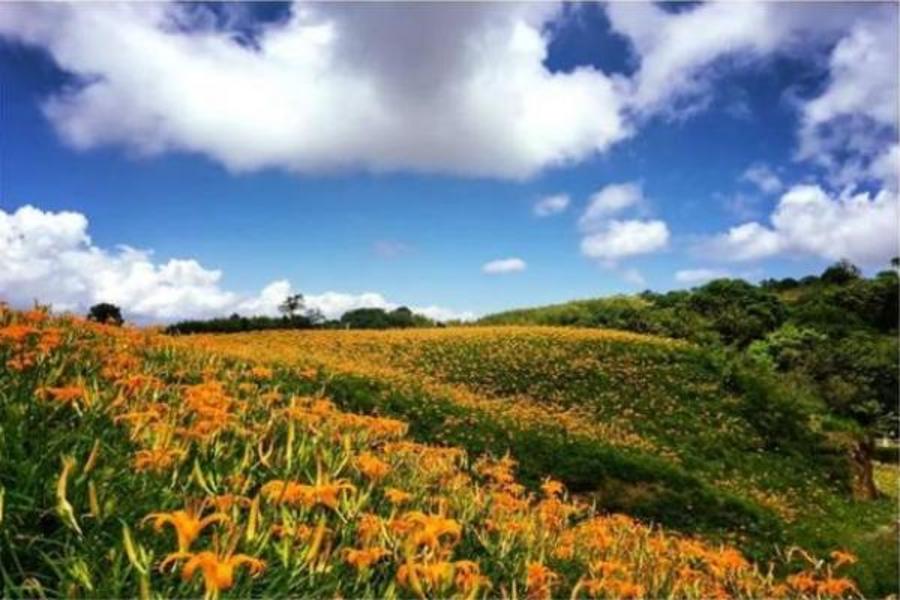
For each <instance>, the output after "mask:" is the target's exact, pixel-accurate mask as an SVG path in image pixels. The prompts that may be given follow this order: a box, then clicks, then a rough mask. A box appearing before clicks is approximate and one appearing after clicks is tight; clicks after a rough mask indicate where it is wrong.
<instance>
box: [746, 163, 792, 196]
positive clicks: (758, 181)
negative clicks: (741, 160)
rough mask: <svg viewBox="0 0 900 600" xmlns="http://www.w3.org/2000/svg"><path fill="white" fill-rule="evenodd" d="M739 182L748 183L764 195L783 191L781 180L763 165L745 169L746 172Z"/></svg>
mask: <svg viewBox="0 0 900 600" xmlns="http://www.w3.org/2000/svg"><path fill="white" fill-rule="evenodd" d="M741 180H743V181H749V182H750V183H752V184H753V185H755V186H756V187H757V188H759V191H761V192H763V193H766V194H776V193H778V192H780V191H781V190H782V189H784V184H783V183H782V182H781V178H780V177H778V175H777V174H776V173H775V171H773V170H772V169H770V168H769V167H768V166H767V165H764V164H755V165H750V166H749V167H747V170H746V171H744V173H743V174H742V175H741Z"/></svg>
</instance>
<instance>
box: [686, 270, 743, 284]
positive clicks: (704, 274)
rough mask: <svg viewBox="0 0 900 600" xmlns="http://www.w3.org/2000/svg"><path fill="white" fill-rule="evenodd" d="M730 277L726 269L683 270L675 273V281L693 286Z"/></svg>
mask: <svg viewBox="0 0 900 600" xmlns="http://www.w3.org/2000/svg"><path fill="white" fill-rule="evenodd" d="M730 276H731V274H730V273H729V272H728V271H726V270H725V269H683V270H681V271H676V272H675V281H677V282H678V283H686V284H690V285H693V284H695V283H703V282H706V281H710V280H712V279H722V278H723V277H730Z"/></svg>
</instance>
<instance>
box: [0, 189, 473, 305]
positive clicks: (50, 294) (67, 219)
mask: <svg viewBox="0 0 900 600" xmlns="http://www.w3.org/2000/svg"><path fill="white" fill-rule="evenodd" d="M221 279H222V272H221V271H219V270H215V269H208V268H206V267H204V266H202V265H201V264H200V263H198V262H197V261H196V260H193V259H171V260H168V261H166V262H156V261H154V260H153V255H152V252H150V251H147V250H137V249H135V248H131V247H129V246H119V247H117V248H115V249H113V250H108V249H104V248H101V247H98V246H96V245H95V244H94V243H93V242H92V240H91V238H90V236H89V235H88V220H87V218H86V217H85V216H84V215H82V214H80V213H77V212H68V211H63V212H45V211H42V210H40V209H37V208H34V207H32V206H23V207H21V208H19V209H18V210H16V211H15V212H11V213H8V212H5V211H3V210H0V298H3V299H4V300H6V301H8V302H10V303H12V304H13V305H15V306H27V305H29V304H31V303H32V302H33V301H35V300H38V301H40V302H44V303H52V304H53V306H54V308H56V309H57V310H71V311H78V312H84V311H85V310H86V309H87V308H88V307H89V306H91V305H92V304H96V303H98V302H112V303H113V304H116V305H119V306H121V307H122V309H123V310H124V311H125V313H126V315H127V316H128V318H132V319H136V320H139V321H143V322H153V321H173V320H177V319H186V318H205V317H212V316H222V315H227V314H230V313H232V312H240V313H243V314H260V315H274V314H277V312H278V305H279V304H280V303H281V302H282V301H283V300H284V298H285V297H286V296H288V295H289V294H292V293H294V291H295V290H294V288H293V287H292V286H291V284H290V282H288V281H287V280H278V281H274V282H272V283H270V284H269V285H267V286H265V287H264V288H263V289H262V290H260V292H259V293H258V294H255V295H248V294H239V293H236V292H233V291H229V290H226V289H224V288H223V287H222V285H221ZM306 304H307V306H308V307H309V308H317V309H319V310H321V311H322V312H323V313H324V314H325V316H326V317H329V318H335V317H339V316H340V315H341V314H342V313H343V312H345V311H347V310H351V309H354V308H361V307H380V308H386V309H392V308H396V307H397V306H399V305H398V304H396V303H393V302H389V301H387V300H386V299H385V298H384V297H383V296H382V295H381V294H377V293H374V292H364V293H362V294H347V293H338V292H325V293H323V294H311V295H308V296H307V297H306ZM413 310H417V309H416V308H414V307H413ZM422 311H424V312H426V313H427V314H430V315H435V316H437V315H442V316H446V317H447V318H467V317H471V315H470V314H469V313H455V312H454V311H451V310H449V309H444V308H440V307H435V306H429V307H425V308H424V309H422Z"/></svg>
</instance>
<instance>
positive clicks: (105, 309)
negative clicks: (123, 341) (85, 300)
mask: <svg viewBox="0 0 900 600" xmlns="http://www.w3.org/2000/svg"><path fill="white" fill-rule="evenodd" d="M87 318H88V319H89V320H91V321H95V322H97V323H107V324H109V325H121V324H122V323H124V322H125V319H123V318H122V310H121V309H120V308H119V307H118V306H116V305H115V304H110V303H109V302H101V303H100V304H95V305H93V306H92V307H91V308H90V310H89V311H88V315H87Z"/></svg>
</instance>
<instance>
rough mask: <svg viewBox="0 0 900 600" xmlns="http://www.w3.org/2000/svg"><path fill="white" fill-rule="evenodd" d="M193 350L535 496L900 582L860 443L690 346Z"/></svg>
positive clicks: (505, 332)
mask: <svg viewBox="0 0 900 600" xmlns="http://www.w3.org/2000/svg"><path fill="white" fill-rule="evenodd" d="M178 343H179V344H184V345H187V346H191V347H194V348H205V349H207V350H212V351H214V352H215V353H220V354H225V355H230V356H234V357H238V358H241V359H249V360H255V361H261V362H264V363H273V364H282V365H285V366H289V367H292V368H295V369H296V370H297V371H298V372H299V373H305V374H307V375H309V374H311V373H318V376H319V377H320V379H321V381H322V385H323V388H324V389H326V390H327V393H328V394H329V395H330V396H331V397H332V398H334V399H335V400H336V401H337V402H338V403H339V404H340V405H341V406H342V407H343V408H345V409H349V410H363V411H367V412H374V413H377V414H383V415H387V416H397V417H401V418H403V419H406V420H408V421H409V422H410V434H411V435H412V436H414V437H415V438H416V439H419V440H421V441H428V442H441V443H448V444H454V445H459V446H462V447H464V448H466V449H467V450H469V451H470V452H473V453H482V452H492V453H495V454H503V453H505V452H507V451H509V452H511V453H512V455H513V456H514V457H515V458H516V459H517V460H518V461H519V463H520V465H521V468H520V472H521V474H522V476H523V478H524V480H525V481H526V482H532V483H536V482H538V481H540V479H541V478H542V477H544V476H546V475H553V476H555V477H558V478H560V479H561V480H562V481H563V482H565V483H566V484H567V485H568V486H569V487H570V488H571V489H572V490H573V491H576V492H578V493H580V494H582V495H584V496H585V497H588V498H591V499H593V500H595V501H597V502H599V503H600V505H601V506H603V507H605V508H607V509H610V510H620V511H624V512H627V513H629V514H633V515H636V516H638V517H641V518H645V519H651V520H654V521H657V522H661V523H664V524H666V525H668V526H671V527H676V528H680V529H683V530H687V531H697V532H701V533H704V534H706V535H712V536H715V537H719V538H722V539H726V540H729V541H731V542H734V543H738V544H740V545H742V547H744V548H746V549H748V550H749V551H751V553H754V554H755V555H756V556H759V557H765V556H770V555H771V552H772V550H773V548H774V547H775V545H780V546H781V547H786V546H789V545H791V544H793V543H800V544H803V545H806V546H812V547H815V548H816V549H819V550H822V551H824V550H825V549H827V548H833V547H835V546H842V547H849V548H852V549H853V550H854V551H855V552H857V553H859V554H861V555H862V556H863V557H864V562H865V564H864V565H863V566H860V567H858V569H859V572H860V576H861V577H862V578H863V579H864V580H866V581H867V583H868V584H869V585H870V589H871V587H872V586H876V587H877V584H876V583H875V582H876V581H882V582H885V581H891V579H890V578H891V577H893V574H894V572H895V563H892V562H891V558H890V551H891V548H892V544H891V538H890V534H887V537H884V536H885V534H884V531H885V530H884V529H883V528H884V527H885V526H888V525H889V524H890V522H891V517H892V515H893V513H894V507H893V505H892V503H891V502H890V501H888V500H877V501H866V502H855V501H852V500H851V499H850V493H849V485H848V482H847V473H848V471H849V469H850V467H849V466H848V465H847V452H848V449H847V444H849V443H850V441H849V440H850V437H851V436H848V435H846V434H843V433H841V432H824V431H820V430H819V429H817V427H816V422H817V419H818V416H817V414H816V411H815V407H812V408H809V407H800V408H797V407H793V408H790V410H792V411H793V410H795V409H796V410H797V411H799V412H791V413H790V414H781V413H779V412H778V411H780V410H784V407H779V406H768V405H767V404H766V402H767V401H768V400H767V397H766V393H765V392H766V391H765V390H755V389H753V388H752V385H751V386H750V387H749V388H747V385H746V383H744V384H743V387H742V386H741V385H736V384H735V383H734V382H733V381H731V378H730V376H729V374H728V373H726V372H723V367H722V366H721V365H720V364H719V363H718V361H717V360H716V359H715V357H714V356H710V355H709V354H707V353H706V352H704V351H703V350H701V349H699V348H697V347H695V346H692V345H690V344H687V343H684V342H677V341H673V340H670V339H665V338H658V337H653V336H644V335H639V334H632V333H624V332H617V331H605V330H583V329H581V330H579V329H565V328H553V327H524V326H523V327H478V328H447V329H430V330H403V331H396V330H395V331H372V332H370V331H311V332H267V333H247V334H233V335H211V336H193V337H190V338H183V339H181V340H179V341H178ZM804 411H805V412H804ZM879 531H881V532H882V533H880V534H879V533H877V532H879ZM870 559H871V560H870ZM888 585H890V584H888Z"/></svg>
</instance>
